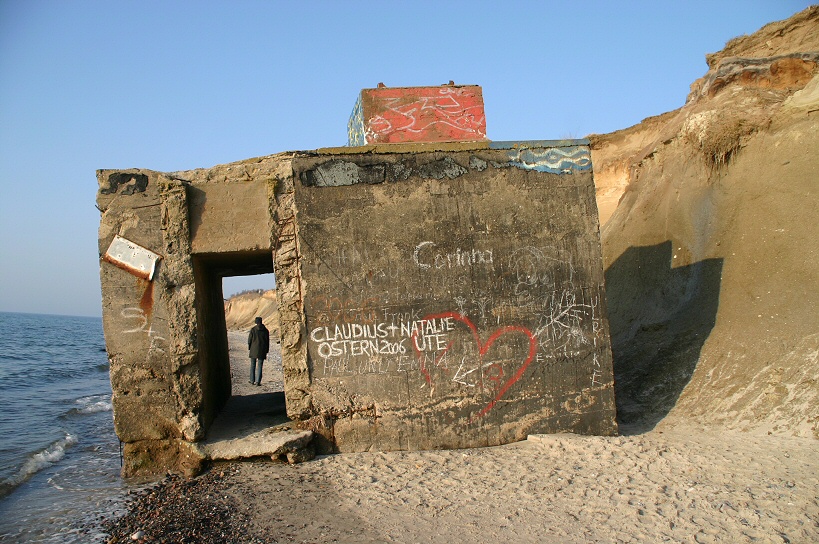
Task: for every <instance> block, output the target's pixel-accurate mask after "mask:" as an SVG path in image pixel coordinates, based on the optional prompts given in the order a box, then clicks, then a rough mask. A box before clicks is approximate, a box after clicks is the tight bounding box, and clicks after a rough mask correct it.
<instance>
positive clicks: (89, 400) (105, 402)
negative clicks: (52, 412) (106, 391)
mask: <svg viewBox="0 0 819 544" xmlns="http://www.w3.org/2000/svg"><path fill="white" fill-rule="evenodd" d="M74 404H77V405H78V406H77V407H76V408H72V409H71V410H69V411H68V413H69V414H96V413H98V412H110V411H111V410H112V406H111V395H91V396H90V397H81V398H79V399H77V400H75V401H74Z"/></svg>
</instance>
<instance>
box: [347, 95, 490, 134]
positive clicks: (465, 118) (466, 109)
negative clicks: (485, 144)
mask: <svg viewBox="0 0 819 544" xmlns="http://www.w3.org/2000/svg"><path fill="white" fill-rule="evenodd" d="M361 99H362V115H363V119H362V121H363V125H364V132H365V139H366V143H368V144H373V143H402V142H441V141H450V140H456V141H463V140H467V141H471V140H484V139H486V115H485V113H484V107H483V94H482V92H481V88H480V87H479V86H477V85H469V86H462V87H449V86H443V87H403V88H380V89H364V90H363V91H361Z"/></svg>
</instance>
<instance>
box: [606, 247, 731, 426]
mask: <svg viewBox="0 0 819 544" xmlns="http://www.w3.org/2000/svg"><path fill="white" fill-rule="evenodd" d="M672 251H673V247H672V244H671V242H670V241H667V242H663V243H661V244H657V245H654V246H644V247H630V248H628V249H627V250H626V251H625V252H624V253H623V254H622V255H621V256H620V257H619V258H618V259H617V260H616V261H615V262H613V263H612V264H611V266H609V268H608V269H607V270H606V273H605V275H606V295H607V299H608V311H609V326H610V330H611V343H612V355H613V358H614V380H615V399H616V404H617V419H618V422H619V423H620V425H621V426H622V427H623V428H622V429H621V432H625V433H629V432H642V431H646V430H649V429H651V428H653V427H654V426H655V425H656V424H657V423H658V422H659V421H660V420H661V419H663V418H664V417H665V416H666V415H667V414H668V412H669V411H670V410H671V409H672V408H673V407H674V405H675V404H676V402H677V399H678V398H679V396H680V394H681V393H682V391H683V389H684V388H685V386H686V385H687V384H688V382H689V381H690V380H691V376H692V375H693V374H694V369H695V368H696V366H697V362H698V360H699V356H700V351H701V350H702V346H703V344H704V343H705V340H706V339H707V338H708V335H709V334H710V333H711V329H713V327H714V323H715V322H716V316H717V308H718V307H719V291H720V282H721V275H722V261H723V260H722V259H706V260H703V261H699V262H696V263H693V264H690V265H687V266H681V267H679V268H672V264H673V253H672Z"/></svg>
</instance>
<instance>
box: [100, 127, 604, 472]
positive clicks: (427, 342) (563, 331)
mask: <svg viewBox="0 0 819 544" xmlns="http://www.w3.org/2000/svg"><path fill="white" fill-rule="evenodd" d="M98 180H99V185H100V189H99V191H98V196H97V202H98V206H99V208H100V209H101V210H102V218H101V222H100V238H99V244H100V246H99V247H100V256H101V259H102V262H101V265H100V277H101V284H102V292H103V323H104V328H105V335H106V343H107V346H108V351H109V358H110V360H111V382H112V389H113V393H114V394H113V405H114V419H115V428H116V431H117V434H118V435H119V437H120V439H121V440H122V441H123V442H124V443H125V447H124V453H125V461H126V462H125V466H124V469H123V472H124V473H125V474H137V473H151V472H160V471H163V470H167V469H180V470H192V471H193V470H196V469H197V467H198V466H199V464H200V463H201V462H202V461H203V460H204V459H207V458H208V453H207V448H206V445H207V440H208V431H209V429H210V427H211V425H212V423H213V421H214V418H215V417H216V414H217V413H218V412H219V410H220V409H221V408H222V407H223V406H224V404H225V402H226V400H227V399H228V397H229V396H230V376H229V368H228V367H227V364H228V363H227V359H226V357H225V355H226V354H227V345H226V338H225V336H224V332H221V334H220V333H219V331H224V330H225V326H224V313H223V310H222V307H221V304H222V297H221V278H222V277H223V276H224V275H232V274H236V273H259V272H269V271H271V268H272V271H273V272H275V274H276V279H277V291H278V296H279V309H280V310H279V311H280V333H281V349H282V364H283V370H284V381H285V398H286V404H287V414H288V416H289V417H290V418H291V419H292V420H293V425H292V427H293V430H294V431H295V430H300V434H299V435H298V436H299V438H298V440H296V441H295V442H293V443H290V444H286V445H283V446H282V448H283V450H282V451H280V452H279V454H287V455H288V457H289V458H292V459H296V460H298V459H299V458H302V457H303V452H304V449H305V447H306V446H307V443H308V442H310V440H312V442H313V444H314V445H316V446H317V447H318V448H319V449H320V451H327V452H330V451H334V452H352V451H365V450H399V449H405V450H418V449H435V448H462V447H477V446H488V445H499V444H504V443H508V442H512V441H516V440H521V439H524V438H525V437H526V436H527V435H528V434H530V433H549V432H577V433H586V434H612V433H615V432H616V423H615V405H614V395H613V377H612V361H611V350H610V341H609V334H608V323H607V319H606V308H605V303H606V302H605V292H604V283H603V271H602V257H601V252H600V238H599V224H598V218H597V208H596V203H595V195H594V183H593V179H592V170H591V159H590V153H589V149H588V142H587V141H585V140H571V141H546V142H513V143H509V142H506V143H504V142H487V141H478V142H461V143H436V144H389V145H370V146H361V147H348V148H333V149H321V150H317V151H312V152H296V153H285V154H279V155H272V156H268V157H261V158H256V159H249V160H246V161H241V162H238V163H233V164H229V165H221V166H217V167H214V168H211V169H201V170H192V171H186V172H175V173H168V174H166V173H159V172H153V171H148V170H124V171H115V170H101V171H99V172H98ZM115 237H118V238H121V239H123V240H126V241H128V243H131V244H133V245H134V246H136V247H139V248H144V249H146V250H147V251H149V252H151V253H152V254H154V255H156V265H155V270H154V274H153V275H152V279H145V278H142V277H138V276H136V275H135V274H134V273H133V270H132V269H133V266H131V265H132V264H133V263H130V264H129V262H127V261H129V259H130V260H133V259H134V258H132V257H129V256H128V255H123V254H122V253H121V252H120V253H118V254H117V255H115V256H112V255H111V253H110V248H111V244H112V240H114V239H115ZM123 261H126V262H123ZM146 292H150V293H151V296H150V297H148V298H150V300H149V303H148V302H146V301H147V300H148V298H146V296H145V293H146ZM220 320H221V321H220ZM226 372H227V376H226Z"/></svg>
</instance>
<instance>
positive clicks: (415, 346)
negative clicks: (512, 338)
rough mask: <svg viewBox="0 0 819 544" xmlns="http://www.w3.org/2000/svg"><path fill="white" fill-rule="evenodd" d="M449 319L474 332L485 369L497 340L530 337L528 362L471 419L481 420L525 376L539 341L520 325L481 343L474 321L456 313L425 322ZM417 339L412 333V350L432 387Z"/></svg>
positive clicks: (506, 328)
mask: <svg viewBox="0 0 819 544" xmlns="http://www.w3.org/2000/svg"><path fill="white" fill-rule="evenodd" d="M448 317H449V318H452V319H455V320H457V321H460V322H461V323H463V324H464V325H466V326H467V327H469V330H471V331H472V336H473V338H474V339H475V343H476V344H477V346H478V353H479V355H480V358H481V367H483V356H484V354H486V352H487V351H489V348H490V347H492V344H494V343H495V340H497V339H498V338H500V337H501V336H503V335H504V334H506V333H508V332H520V333H523V334H525V335H526V336H528V337H529V355H528V356H527V357H526V360H525V361H524V362H523V364H522V365H520V367H518V369H517V371H516V372H515V374H514V375H513V376H511V377H510V378H509V379H508V380H506V382H505V383H504V384H503V385H502V386H501V387H500V389H498V392H497V393H496V394H495V397H494V398H493V399H492V400H491V401H490V402H489V404H487V405H486V406H484V407H483V409H482V410H481V411H480V412H478V414H477V415H476V416H474V417H472V418H471V420H475V419H479V418H482V417H483V416H485V415H486V414H487V413H489V411H490V410H492V408H494V407H495V404H497V402H498V401H499V400H500V399H501V397H503V395H505V394H506V392H507V391H508V390H509V388H510V387H512V385H514V384H515V382H517V381H518V380H519V379H520V378H521V376H523V373H524V372H526V369H527V368H528V367H529V364H530V363H531V362H532V360H534V358H535V354H536V353H537V340H536V339H535V335H533V334H532V331H530V330H529V329H527V328H526V327H521V326H518V325H509V326H506V327H501V328H500V329H498V330H496V331H495V332H493V333H492V334H491V335H490V336H489V338H487V339H486V342H485V343H481V338H480V336H479V335H478V328H477V327H476V326H475V325H474V324H473V323H472V321H471V320H470V319H469V318H468V317H466V316H464V315H461V314H459V313H456V312H444V313H440V314H434V315H428V316H426V317H425V318H424V320H425V321H427V320H433V319H445V318H448ZM417 338H418V331H417V330H416V331H413V333H412V348H413V349H414V350H415V353H416V354H417V355H418V358H419V360H420V362H421V372H422V373H423V374H424V378H426V381H427V385H429V386H432V377H431V376H430V374H429V370H427V368H426V364H425V359H424V357H423V354H422V352H421V351H420V350H419V349H418V342H417ZM450 347H452V342H450V343H449V344H447V346H446V348H444V349H443V351H442V352H441V355H440V357H439V358H438V360H437V361H436V363H437V362H440V361H441V359H442V358H443V356H444V354H446V352H447V351H449V348H450Z"/></svg>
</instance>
